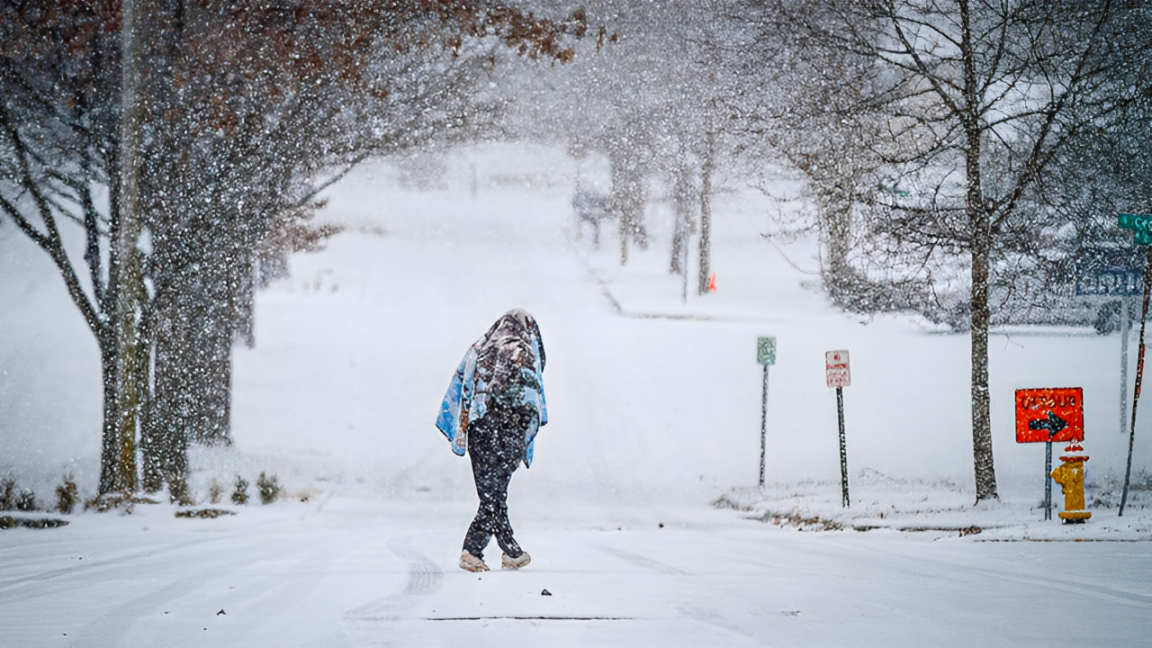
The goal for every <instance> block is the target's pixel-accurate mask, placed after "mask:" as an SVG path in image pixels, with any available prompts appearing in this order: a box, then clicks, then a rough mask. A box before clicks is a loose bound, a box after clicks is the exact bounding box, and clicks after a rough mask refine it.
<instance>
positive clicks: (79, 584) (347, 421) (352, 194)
mask: <svg viewBox="0 0 1152 648" xmlns="http://www.w3.org/2000/svg"><path fill="white" fill-rule="evenodd" d="M577 171H579V174H580V178H581V184H582V185H584V186H589V185H593V186H594V185H595V184H596V183H597V181H598V180H599V181H600V182H602V181H603V180H604V177H603V176H604V169H603V168H602V165H597V164H594V163H593V161H585V162H584V163H583V164H582V165H581V166H580V168H579V170H578V169H577V168H576V167H575V166H574V165H573V163H572V162H571V161H569V160H566V159H565V158H564V157H563V156H562V155H560V154H558V153H557V152H556V151H553V150H550V149H540V148H525V149H519V148H517V149H512V148H508V147H490V148H483V149H478V150H473V151H470V152H468V155H467V156H465V157H460V158H455V159H453V160H452V161H451V163H450V164H449V166H448V169H447V174H446V175H445V177H444V178H443V179H442V182H441V183H439V185H440V186H439V188H435V189H415V188H411V187H409V186H407V185H405V184H404V183H403V182H401V181H400V177H399V176H398V175H397V173H396V172H395V170H394V168H393V167H391V166H389V165H385V164H378V165H373V166H371V167H366V168H364V169H362V170H361V171H360V172H359V173H357V174H356V175H355V176H354V177H350V178H348V179H347V180H345V181H344V182H343V183H341V184H340V185H338V186H337V187H334V188H333V189H332V190H331V192H330V193H331V200H330V204H329V208H328V209H327V210H326V212H325V213H324V214H323V215H322V218H324V219H326V220H330V221H334V222H338V223H340V224H342V225H344V226H345V231H344V232H343V233H342V234H339V235H337V236H336V237H334V238H333V239H332V240H331V241H330V243H329V245H328V246H327V249H326V250H325V251H324V252H321V253H317V254H311V255H301V256H298V257H295V258H294V259H293V261H292V275H291V277H290V278H288V279H285V280H282V281H280V282H278V283H276V284H275V285H273V287H272V288H271V289H269V290H268V291H266V292H264V293H261V294H260V295H259V297H258V302H257V313H256V318H257V323H256V338H257V346H256V348H255V349H253V350H247V349H237V351H236V367H235V397H234V409H233V412H234V431H233V432H234V436H235V439H236V444H235V446H234V447H233V448H229V449H223V450H221V449H216V450H198V451H196V452H195V453H194V456H193V464H194V466H195V469H196V474H195V475H194V479H193V486H194V488H195V490H196V493H197V496H198V497H199V498H200V500H201V502H202V505H203V506H210V504H209V503H208V502H207V499H208V489H209V484H210V483H211V481H212V480H214V479H215V480H216V481H217V482H219V483H221V484H223V485H224V486H225V489H226V492H225V500H227V491H228V490H230V487H231V484H232V483H233V482H234V481H235V479H236V476H237V475H240V476H243V477H245V478H246V479H248V480H249V481H251V482H254V481H255V479H256V476H257V475H258V474H259V473H260V472H266V473H268V474H275V475H277V476H278V478H279V481H280V483H282V484H283V485H284V487H285V490H286V493H287V496H286V497H285V498H283V499H282V500H281V501H279V502H277V503H275V504H273V505H269V506H261V505H259V504H250V505H247V506H233V505H230V504H227V505H226V504H220V505H218V507H219V508H222V509H225V510H229V511H232V512H235V513H236V515H231V516H223V517H219V518H216V519H182V518H176V517H175V516H174V513H175V512H176V510H177V509H176V508H175V507H173V506H171V505H168V504H139V505H136V506H134V507H132V509H131V512H130V513H129V512H128V511H126V510H121V511H119V512H116V513H110V514H97V513H94V512H88V513H76V514H73V515H69V516H62V515H52V516H51V517H54V518H59V519H65V520H67V521H68V522H69V524H68V525H67V526H64V527H60V528H55V529H28V528H16V529H8V530H2V531H0V637H2V638H0V645H4V646H9V645H11V646H148V645H166V646H199V645H204V646H263V645H268V646H358V645H367V646H371V645H396V646H423V645H457V644H467V645H481V646H483V645H500V646H504V645H558V646H567V645H621V646H624V645H646V644H660V645H673V646H679V645H683V646H745V645H747V646H753V645H782V646H795V645H805V646H807V645H828V646H840V645H862V646H889V645H917V644H926V645H965V646H967V645H972V644H974V643H975V644H980V645H1044V644H1050V643H1054V642H1057V641H1062V640H1063V641H1067V640H1068V638H1072V640H1075V641H1081V642H1083V643H1086V644H1090V645H1142V644H1144V643H1146V642H1147V640H1148V637H1149V635H1150V634H1152V614H1150V608H1152V560H1150V558H1152V510H1150V509H1149V504H1152V500H1150V499H1149V498H1150V497H1152V493H1150V489H1152V479H1150V478H1149V476H1148V469H1149V466H1150V465H1152V439H1150V438H1148V434H1147V426H1148V423H1147V421H1148V419H1147V418H1146V417H1145V416H1141V418H1140V423H1139V425H1138V430H1137V431H1138V437H1137V439H1136V456H1135V459H1134V461H1133V465H1134V473H1135V479H1134V482H1135V484H1136V486H1138V487H1139V489H1134V490H1133V491H1132V492H1131V493H1130V494H1129V502H1128V508H1127V510H1126V511H1125V515H1124V517H1118V516H1117V514H1116V513H1117V509H1116V506H1117V504H1118V503H1119V484H1120V481H1121V480H1122V479H1123V473H1124V460H1125V457H1126V452H1127V441H1128V437H1127V434H1126V433H1125V432H1122V431H1121V430H1120V412H1119V401H1120V394H1119V389H1120V384H1119V382H1120V380H1119V373H1120V371H1119V350H1120V341H1119V338H1118V337H1117V336H1116V335H1112V336H1105V337H1101V336H1097V335H1095V334H1094V333H1092V332H1091V331H1087V330H1076V329H1059V330H1056V329H1045V330H1035V329H1018V330H1012V331H1001V332H998V333H997V334H996V335H994V336H993V338H992V344H991V352H990V353H991V357H990V362H991V379H992V406H993V412H992V415H993V436H994V442H995V458H996V467H997V476H998V478H999V487H1000V489H999V490H1000V496H1001V499H1000V501H998V502H993V503H984V504H981V505H979V506H973V500H974V489H973V486H972V476H971V475H972V449H971V435H970V426H969V404H968V402H969V401H968V387H967V384H968V360H967V358H968V339H967V337H966V336H963V335H952V334H944V333H941V332H939V331H936V330H934V329H933V328H932V327H929V326H926V325H925V324H924V323H922V322H920V321H919V320H917V319H915V318H912V317H909V316H884V317H876V318H862V317H856V316H851V315H846V314H843V313H841V312H839V311H837V310H835V309H834V308H832V307H830V306H829V305H828V304H827V301H826V299H825V298H824V297H823V296H822V294H821V293H820V291H819V289H818V288H817V287H816V285H817V282H818V276H817V275H816V269H817V261H816V260H815V254H816V251H815V247H814V246H813V244H812V242H811V241H809V240H805V239H803V238H801V239H799V240H791V239H789V238H787V237H781V236H776V237H772V238H766V237H765V236H762V234H773V233H775V232H777V231H778V228H779V226H778V225H777V223H776V221H775V220H774V219H773V216H774V215H777V214H778V213H779V211H780V210H781V209H791V208H793V207H791V203H787V204H785V203H781V204H777V203H775V202H774V201H773V200H771V199H768V198H766V197H764V196H762V195H758V194H756V193H755V192H752V191H748V190H745V189H743V188H742V187H741V186H740V185H739V184H736V183H732V184H730V185H729V187H728V190H727V191H725V192H724V193H722V194H721V195H720V196H719V197H718V198H717V204H716V206H715V211H714V214H715V224H714V230H713V237H714V238H713V246H714V249H713V255H714V257H713V269H714V270H715V271H716V279H717V291H716V292H715V293H713V294H710V295H707V296H704V297H700V296H697V295H695V294H694V292H693V291H692V290H689V291H688V295H687V299H685V296H684V292H683V285H682V283H681V281H680V279H679V278H678V277H674V276H671V275H669V274H668V273H667V270H666V267H667V264H668V259H667V255H668V241H669V236H670V229H671V220H672V217H671V212H670V210H669V208H668V206H667V204H665V203H662V202H660V201H659V198H660V196H659V194H658V193H657V195H656V196H655V197H656V198H657V200H656V201H655V202H654V203H653V205H652V206H651V207H650V211H649V226H650V229H651V233H652V238H653V242H652V245H651V247H650V249H649V250H647V251H643V252H641V251H633V252H632V253H631V256H630V259H629V261H628V264H627V265H625V266H623V267H621V266H620V265H619V260H618V256H619V248H618V243H617V239H616V237H615V233H614V232H611V231H610V230H608V229H606V230H605V233H604V237H603V240H602V243H601V246H600V248H599V249H594V247H593V245H592V242H591V239H590V232H589V231H587V230H586V231H585V232H584V233H583V236H580V237H578V236H577V229H576V227H575V223H574V221H573V218H572V214H571V209H570V206H569V204H568V201H569V198H570V196H571V192H572V189H573V184H574V179H575V177H576V174H577ZM790 190H794V188H791V187H788V186H787V185H786V184H784V183H781V185H780V186H779V192H780V193H787V192H788V191H790ZM781 205H783V206H781ZM42 257H44V255H43V254H42V253H41V252H39V251H38V250H35V249H33V248H32V246H31V244H29V243H28V241H26V240H24V239H23V238H21V236H20V235H19V233H18V232H16V231H15V229H14V228H12V227H10V226H8V224H5V225H4V226H0V476H4V475H7V474H11V475H14V476H16V477H17V478H18V479H19V481H20V485H21V486H25V487H28V488H34V489H35V490H36V492H37V494H38V495H39V496H40V497H41V499H42V500H45V501H46V502H50V501H51V499H52V497H51V492H52V489H53V488H54V487H55V486H56V485H57V484H59V482H60V479H61V476H62V475H63V474H65V473H69V472H70V473H73V474H74V475H75V476H76V477H77V481H78V482H79V483H80V485H81V488H82V490H85V491H87V492H85V495H90V494H91V489H92V488H93V487H94V484H95V480H96V474H97V469H98V465H97V457H98V450H99V407H100V402H99V390H98V386H99V371H98V364H97V355H96V349H95V344H94V342H93V341H92V339H91V336H90V335H89V334H88V333H87V332H86V330H85V329H84V327H83V324H82V322H81V321H80V318H79V316H78V315H77V314H76V313H75V312H74V311H73V310H71V309H70V306H69V305H68V303H67V301H66V297H65V295H64V290H63V288H62V286H61V285H60V284H61V282H60V281H59V279H58V278H56V277H55V276H54V275H53V274H52V269H51V267H50V266H49V264H48V263H47V261H46V259H44V258H42ZM516 306H520V307H524V308H526V309H527V310H529V311H530V312H532V313H533V314H534V315H535V316H536V317H537V319H538V320H539V322H540V327H541V330H542V333H543V336H544V341H545V346H546V348H547V352H548V367H547V370H546V372H545V381H546V386H547V390H548V400H549V410H550V411H549V414H550V419H551V422H550V423H549V425H548V426H547V427H545V428H544V429H543V430H542V431H541V434H540V436H539V438H538V441H537V448H536V460H535V462H534V463H533V467H532V469H531V470H520V471H518V472H517V474H516V475H515V476H514V478H513V480H512V488H511V495H510V509H511V513H512V521H513V524H514V525H515V527H516V529H517V537H518V538H519V539H520V541H521V543H522V544H524V546H525V548H526V549H528V551H529V552H531V553H532V556H533V562H532V564H531V565H530V566H529V567H528V568H526V569H525V570H524V571H521V572H511V573H509V572H499V571H497V572H492V573H487V574H481V575H477V574H471V573H467V572H464V571H461V570H459V569H457V567H456V560H457V558H458V556H459V545H460V542H461V540H462V537H463V533H464V530H465V528H466V526H467V524H468V522H469V520H470V518H471V515H472V513H473V508H474V506H475V501H476V497H475V493H474V491H473V488H472V484H471V473H470V470H469V468H468V465H467V461H466V460H462V459H459V458H457V457H455V456H454V455H452V453H451V452H450V451H449V448H448V445H447V443H446V442H445V441H444V439H443V437H442V436H441V435H440V434H439V433H438V432H437V431H436V430H435V428H434V427H433V425H432V422H433V420H434V417H435V413H436V409H437V407H438V405H439V402H440V398H441V396H442V394H443V390H444V388H445V387H446V386H447V383H448V379H449V377H450V375H451V372H452V370H453V369H454V368H455V366H456V364H457V363H458V362H459V359H460V357H461V356H462V354H463V352H464V350H465V349H466V348H467V346H468V344H470V343H471V342H472V341H473V340H474V339H475V338H476V337H477V336H478V335H479V334H480V333H481V332H483V331H484V330H485V328H486V327H487V326H488V324H490V323H491V321H492V320H494V319H495V318H496V317H498V316H499V315H500V314H501V313H503V312H504V311H506V310H507V309H509V308H512V307H516ZM763 335H772V336H775V337H776V338H777V344H778V350H777V364H776V365H774V366H773V367H772V368H771V370H770V383H769V385H770V388H769V404H768V425H767V428H768V452H767V466H766V474H767V481H768V485H767V486H766V487H764V488H763V489H760V488H757V487H756V483H757V479H758V472H759V454H760V395H761V386H762V374H761V368H760V366H759V365H758V364H756V355H755V354H756V338H757V337H758V336H763ZM832 349H848V350H849V351H850V352H851V359H852V386H851V387H848V388H846V389H845V394H844V400H845V419H846V428H847V435H846V436H847V447H848V466H849V475H850V488H851V496H852V506H851V507H850V508H848V509H844V508H842V507H841V505H840V466H839V455H838V441H837V420H836V399H835V392H834V390H830V389H828V388H827V387H826V386H825V384H824V375H823V359H824V352H825V351H827V350H832ZM1134 355H1135V354H1134V353H1133V356H1134ZM1133 360H1134V358H1133ZM1065 386H1079V387H1083V388H1084V397H1085V403H1086V409H1085V415H1086V428H1087V435H1086V442H1085V445H1084V447H1085V450H1086V452H1087V453H1088V454H1089V456H1090V460H1089V461H1088V464H1087V469H1088V501H1089V502H1090V503H1091V506H1090V509H1091V510H1092V512H1093V518H1092V519H1091V520H1090V521H1089V522H1088V523H1086V524H1084V525H1076V526H1069V525H1061V524H1060V523H1059V522H1058V521H1044V520H1043V512H1042V510H1041V508H1040V502H1041V500H1042V497H1043V487H1044V482H1043V478H1044V476H1043V468H1044V453H1043V447H1042V446H1041V445H1038V444H1029V445H1018V444H1016V443H1015V436H1014V428H1013V424H1014V421H1013V416H1014V414H1013V411H1014V402H1013V391H1014V390H1015V389H1017V388H1021V387H1065ZM1149 407H1152V405H1147V404H1146V405H1145V409H1144V410H1143V411H1144V412H1147V409H1148V408H1149ZM1061 449H1062V448H1059V447H1057V448H1056V449H1055V450H1056V452H1055V453H1054V454H1056V455H1059V454H1060V452H1059V451H1060V450H1061ZM1054 500H1055V502H1056V503H1057V504H1058V505H1059V504H1061V503H1062V499H1061V497H1060V489H1059V487H1058V486H1057V487H1054ZM717 503H719V504H720V506H716V504H717ZM1057 510H1059V507H1058V509H1057ZM22 515H23V517H26V518H42V517H45V516H47V515H48V514H22ZM977 531H978V532H977ZM493 558H495V560H493ZM488 559H489V562H490V563H492V562H497V563H498V561H499V549H498V548H496V547H495V545H494V544H493V545H492V547H490V549H489V554H488ZM545 591H546V592H547V593H548V594H545V593H544V592H545Z"/></svg>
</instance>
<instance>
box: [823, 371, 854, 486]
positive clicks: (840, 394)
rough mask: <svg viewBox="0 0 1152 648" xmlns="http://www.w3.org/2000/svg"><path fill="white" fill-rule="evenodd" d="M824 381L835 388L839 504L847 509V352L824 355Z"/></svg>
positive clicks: (850, 382)
mask: <svg viewBox="0 0 1152 648" xmlns="http://www.w3.org/2000/svg"><path fill="white" fill-rule="evenodd" d="M824 373H825V380H826V381H827V383H828V386H829V387H835V388H836V416H837V418H838V419H839V422H840V503H841V505H842V506H843V507H844V508H848V506H849V505H850V504H851V500H850V499H849V497H848V446H847V443H846V441H845V437H844V388H845V387H848V386H851V384H852V373H851V372H850V371H849V369H848V352H847V351H828V352H826V353H825V354H824Z"/></svg>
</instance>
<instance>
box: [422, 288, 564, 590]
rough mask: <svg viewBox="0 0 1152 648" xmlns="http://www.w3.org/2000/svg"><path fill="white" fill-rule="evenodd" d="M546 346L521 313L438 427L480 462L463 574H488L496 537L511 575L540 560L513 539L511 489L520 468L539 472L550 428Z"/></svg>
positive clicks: (490, 344) (464, 371) (486, 338)
mask: <svg viewBox="0 0 1152 648" xmlns="http://www.w3.org/2000/svg"><path fill="white" fill-rule="evenodd" d="M544 362H545V356H544V342H543V340H542V339H541V337H540V328H539V327H538V326H537V324H536V320H535V318H533V317H532V316H531V315H529V314H528V312H527V311H525V310H523V309H519V308H516V309H513V310H510V311H508V312H507V313H505V314H504V315H502V316H501V317H500V319H498V320H496V322H495V323H493V324H492V326H491V327H490V328H489V329H488V332H487V333H485V334H484V335H482V336H481V337H480V339H479V340H476V342H475V343H474V344H473V345H472V346H471V347H470V348H469V349H468V352H467V353H465V354H464V359H463V360H462V361H461V362H460V366H459V367H458V368H457V369H456V373H455V375H453V376H452V382H451V383H450V384H449V385H448V391H447V393H446V394H445V395H444V400H443V402H442V403H441V404H440V414H439V415H438V416H437V418H436V427H437V428H438V429H439V430H440V431H441V432H443V433H444V436H446V437H448V441H449V442H450V443H451V446H452V451H453V452H455V453H456V454H457V455H460V456H463V455H464V454H465V453H466V452H467V454H468V455H469V457H470V458H471V460H472V477H473V480H474V481H475V484H476V494H477V495H478V496H479V498H480V505H479V507H478V508H477V510H476V517H475V518H473V520H472V524H471V525H470V526H469V527H468V532H467V533H466V534H465V536H464V547H463V551H462V552H461V554H460V568H461V569H465V570H468V571H472V572H482V571H488V565H487V564H485V563H484V549H485V548H486V547H487V546H488V543H489V542H490V541H491V540H492V537H493V536H495V537H496V542H497V543H498V544H499V545H500V549H501V550H502V551H503V555H502V556H501V559H500V563H501V566H502V567H503V568H504V569H520V568H521V567H524V566H525V565H527V564H528V563H529V562H530V561H531V560H532V557H531V556H529V555H528V552H526V551H524V550H523V549H522V548H521V547H520V545H519V543H517V542H516V538H515V537H514V536H513V533H512V524H511V522H509V520H508V483H509V482H510V481H511V479H512V473H513V472H515V471H516V468H517V467H519V465H520V463H523V464H524V467H525V468H528V467H530V466H531V465H532V454H533V446H534V442H535V439H536V432H537V431H538V430H539V429H540V426H542V425H544V424H546V423H547V422H548V407H547V404H546V402H545V399H544V379H543V373H544Z"/></svg>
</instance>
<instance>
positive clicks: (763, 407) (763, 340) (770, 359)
mask: <svg viewBox="0 0 1152 648" xmlns="http://www.w3.org/2000/svg"><path fill="white" fill-rule="evenodd" d="M756 362H759V363H760V364H761V365H763V367H764V391H763V392H761V396H760V485H761V486H763V485H764V457H765V455H766V454H767V449H768V367H769V366H770V365H774V364H776V338H774V337H760V338H756Z"/></svg>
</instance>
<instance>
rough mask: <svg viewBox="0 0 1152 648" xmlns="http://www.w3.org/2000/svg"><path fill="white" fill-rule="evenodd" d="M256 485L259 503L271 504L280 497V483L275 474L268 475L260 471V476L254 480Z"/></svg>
mask: <svg viewBox="0 0 1152 648" xmlns="http://www.w3.org/2000/svg"><path fill="white" fill-rule="evenodd" d="M256 487H257V488H258V489H259V490H260V503H261V504H271V503H272V502H275V501H276V499H277V498H278V497H280V483H279V480H278V479H277V478H276V475H272V476H271V477H268V476H267V475H265V474H264V473H260V478H259V479H257V480H256Z"/></svg>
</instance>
